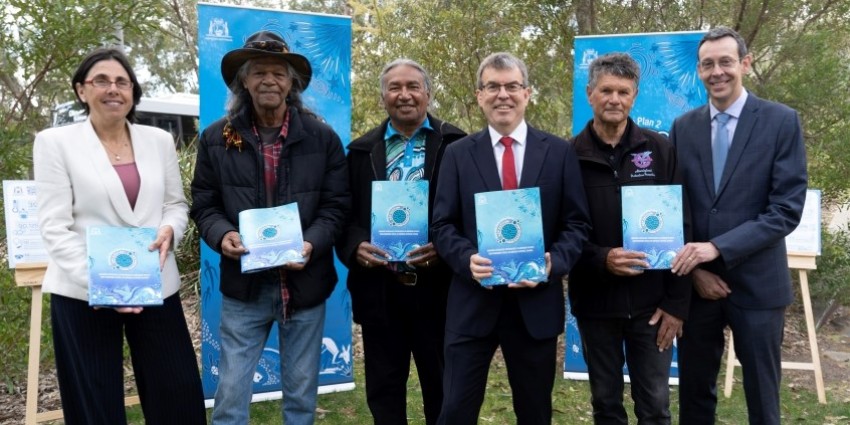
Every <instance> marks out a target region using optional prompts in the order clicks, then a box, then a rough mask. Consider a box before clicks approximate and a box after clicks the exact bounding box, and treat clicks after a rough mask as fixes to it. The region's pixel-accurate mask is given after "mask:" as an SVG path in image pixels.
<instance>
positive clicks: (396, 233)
mask: <svg viewBox="0 0 850 425" xmlns="http://www.w3.org/2000/svg"><path fill="white" fill-rule="evenodd" d="M371 241H372V244H373V245H375V246H377V247H378V248H381V249H383V250H384V251H386V252H387V253H388V254H389V255H390V258H389V259H388V260H389V261H406V260H408V259H409V258H408V257H407V254H408V253H409V252H410V251H412V250H414V249H416V248H419V247H420V246H422V245H425V244H427V243H428V180H414V181H409V180H405V181H374V182H372V226H371Z"/></svg>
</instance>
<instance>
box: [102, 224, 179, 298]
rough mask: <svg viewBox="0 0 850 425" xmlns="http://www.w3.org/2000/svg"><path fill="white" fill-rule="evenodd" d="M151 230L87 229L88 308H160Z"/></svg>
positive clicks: (157, 276) (154, 230)
mask: <svg viewBox="0 0 850 425" xmlns="http://www.w3.org/2000/svg"><path fill="white" fill-rule="evenodd" d="M154 240H156V229H154V228H152V227H108V226H89V227H88V228H87V229H86V248H87V251H88V257H89V305H90V306H93V307H142V306H154V305H162V277H161V276H160V269H159V250H155V251H149V250H148V247H149V246H150V244H151V243H153V241H154Z"/></svg>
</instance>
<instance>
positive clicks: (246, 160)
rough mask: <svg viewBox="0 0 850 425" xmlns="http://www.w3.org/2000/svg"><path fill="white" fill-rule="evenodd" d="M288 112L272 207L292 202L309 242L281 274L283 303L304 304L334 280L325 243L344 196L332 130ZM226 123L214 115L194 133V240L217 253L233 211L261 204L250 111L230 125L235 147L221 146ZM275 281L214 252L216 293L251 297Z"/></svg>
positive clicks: (316, 300) (232, 226) (232, 225)
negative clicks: (309, 248)
mask: <svg viewBox="0 0 850 425" xmlns="http://www.w3.org/2000/svg"><path fill="white" fill-rule="evenodd" d="M290 111H291V112H290V122H289V133H288V136H287V138H286V140H285V141H284V144H283V150H282V152H281V160H280V168H279V170H278V188H277V200H276V202H275V205H284V204H288V203H291V202H298V212H299V214H300V216H301V227H302V231H303V234H304V240H305V241H309V242H310V243H311V244H312V245H313V252H312V254H311V257H310V261H309V262H308V263H307V265H306V267H305V268H304V269H303V270H300V271H288V272H287V285H288V288H289V290H290V296H291V297H292V298H291V303H292V304H291V306H292V307H293V308H307V307H312V306H315V305H318V304H320V303H322V302H324V300H325V299H327V297H328V296H330V294H331V292H332V291H333V288H334V286H335V285H336V281H337V275H336V270H335V269H334V263H333V245H334V242H335V240H336V239H337V238H338V237H339V234H340V232H341V231H342V225H343V221H344V219H345V217H346V216H347V215H348V212H349V209H350V203H351V199H350V195H349V192H348V171H347V168H346V164H345V154H344V153H343V147H342V143H341V142H340V139H339V137H338V136H337V134H336V133H334V131H333V129H331V128H330V127H329V126H328V125H326V124H324V123H322V122H320V121H319V120H318V119H316V118H315V117H313V116H311V115H308V114H303V113H301V112H300V111H298V109H296V108H294V107H290ZM226 122H227V121H226V119H225V118H222V119H220V120H218V121H216V122H214V123H212V124H211V125H210V126H208V127H207V128H206V129H205V130H204V132H203V133H202V134H201V139H200V145H199V147H198V157H197V161H196V165H195V177H194V179H193V180H192V198H193V199H192V207H191V209H190V211H189V215H190V216H191V217H192V219H193V220H194V221H195V222H196V223H197V224H198V230H199V231H200V235H201V237H202V238H203V239H204V241H205V242H206V243H207V244H208V245H209V246H210V247H211V248H212V249H214V250H216V251H217V252H219V253H221V241H222V239H223V238H224V235H225V234H226V233H227V232H230V231H238V223H239V218H238V214H239V212H240V211H242V210H246V209H250V208H263V207H266V199H265V198H266V195H265V189H264V185H265V183H264V181H263V167H264V165H263V158H262V153H261V152H259V151H258V142H259V140H258V138H257V136H256V135H254V132H253V130H252V120H251V116H250V113H245V114H242V115H240V116H238V117H237V118H236V119H234V121H233V123H232V126H233V128H234V129H235V130H236V132H237V133H238V134H239V135H240V136H241V138H242V146H241V148H239V147H236V146H230V147H227V146H225V140H224V136H223V134H222V131H223V128H224V126H225V124H226ZM278 279H279V275H278V272H277V270H271V271H267V272H261V273H250V274H242V273H241V271H240V265H239V261H235V260H231V259H229V258H226V257H224V256H222V257H221V292H222V293H223V294H224V295H227V296H229V297H232V298H236V299H239V300H243V301H248V300H253V299H255V298H256V296H257V289H258V287H257V285H258V284H260V283H262V282H266V281H271V280H278Z"/></svg>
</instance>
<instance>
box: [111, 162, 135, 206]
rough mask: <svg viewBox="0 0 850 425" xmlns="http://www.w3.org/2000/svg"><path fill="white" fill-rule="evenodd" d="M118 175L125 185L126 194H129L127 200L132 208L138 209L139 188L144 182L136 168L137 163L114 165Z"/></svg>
mask: <svg viewBox="0 0 850 425" xmlns="http://www.w3.org/2000/svg"><path fill="white" fill-rule="evenodd" d="M113 167H114V168H115V171H116V172H117V173H118V178H120V179H121V183H122V184H124V193H126V194H127V200H128V201H130V208H133V209H135V208H136V198H138V197H139V186H141V184H142V180H141V179H140V178H139V169H138V168H136V163H135V162H131V163H129V164H119V165H113Z"/></svg>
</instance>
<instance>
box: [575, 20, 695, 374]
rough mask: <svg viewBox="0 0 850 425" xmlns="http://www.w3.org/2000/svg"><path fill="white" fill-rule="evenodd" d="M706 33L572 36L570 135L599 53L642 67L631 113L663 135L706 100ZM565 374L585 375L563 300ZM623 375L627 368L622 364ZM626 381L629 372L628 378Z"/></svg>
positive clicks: (579, 124) (582, 114)
mask: <svg viewBox="0 0 850 425" xmlns="http://www.w3.org/2000/svg"><path fill="white" fill-rule="evenodd" d="M703 34H704V32H702V31H691V32H671V33H648V34H613V35H599V36H585V37H576V39H575V46H574V52H575V60H574V65H575V67H574V70H573V72H574V76H573V127H572V130H573V134H574V135H575V134H578V133H580V132H581V130H582V129H583V128H584V127H585V126H586V125H587V123H588V121H590V120H591V119H592V118H593V111H592V110H591V108H590V104H589V103H588V102H587V94H586V87H587V82H588V74H587V70H588V67H589V66H590V63H591V62H592V61H593V59H596V58H597V57H599V56H600V55H604V54H606V53H614V52H625V53H628V54H629V55H631V56H632V57H633V58H634V59H635V60H636V61H637V63H638V65H640V85H639V88H638V90H639V92H638V96H637V99H636V100H635V103H634V106H633V107H632V111H631V117H632V119H633V120H634V121H635V122H636V123H637V125H639V126H641V127H645V128H649V129H652V130H655V131H657V132H659V133H662V134H664V135H667V134H668V133H669V131H670V127H671V126H672V125H673V120H675V119H676V118H677V117H678V116H679V115H682V114H683V113H685V112H687V111H690V110H691V109H694V108H696V107H698V106H702V105H704V104H705V103H706V102H708V96H707V95H706V93H705V88H704V87H703V85H702V82H701V81H700V79H699V76H698V74H697V47H698V46H699V41H700V39H701V38H702V36H703ZM565 338H566V339H565V341H566V344H567V347H566V350H565V356H564V377H565V378H571V379H587V366H586V365H585V363H584V357H583V354H582V350H581V337H580V335H579V331H578V326H577V325H576V319H575V317H573V316H572V314H570V310H569V301H568V302H567V320H566V337H565ZM676 351H677V348H676V342H675V341H674V345H673V364H672V365H671V379H670V382H671V383H672V384H677V383H678V378H676V376H678V363H677V360H676V358H677V357H676ZM623 373H625V374H627V373H628V371H627V370H626V369H625V368H624V369H623ZM626 380H627V381H628V376H626Z"/></svg>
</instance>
